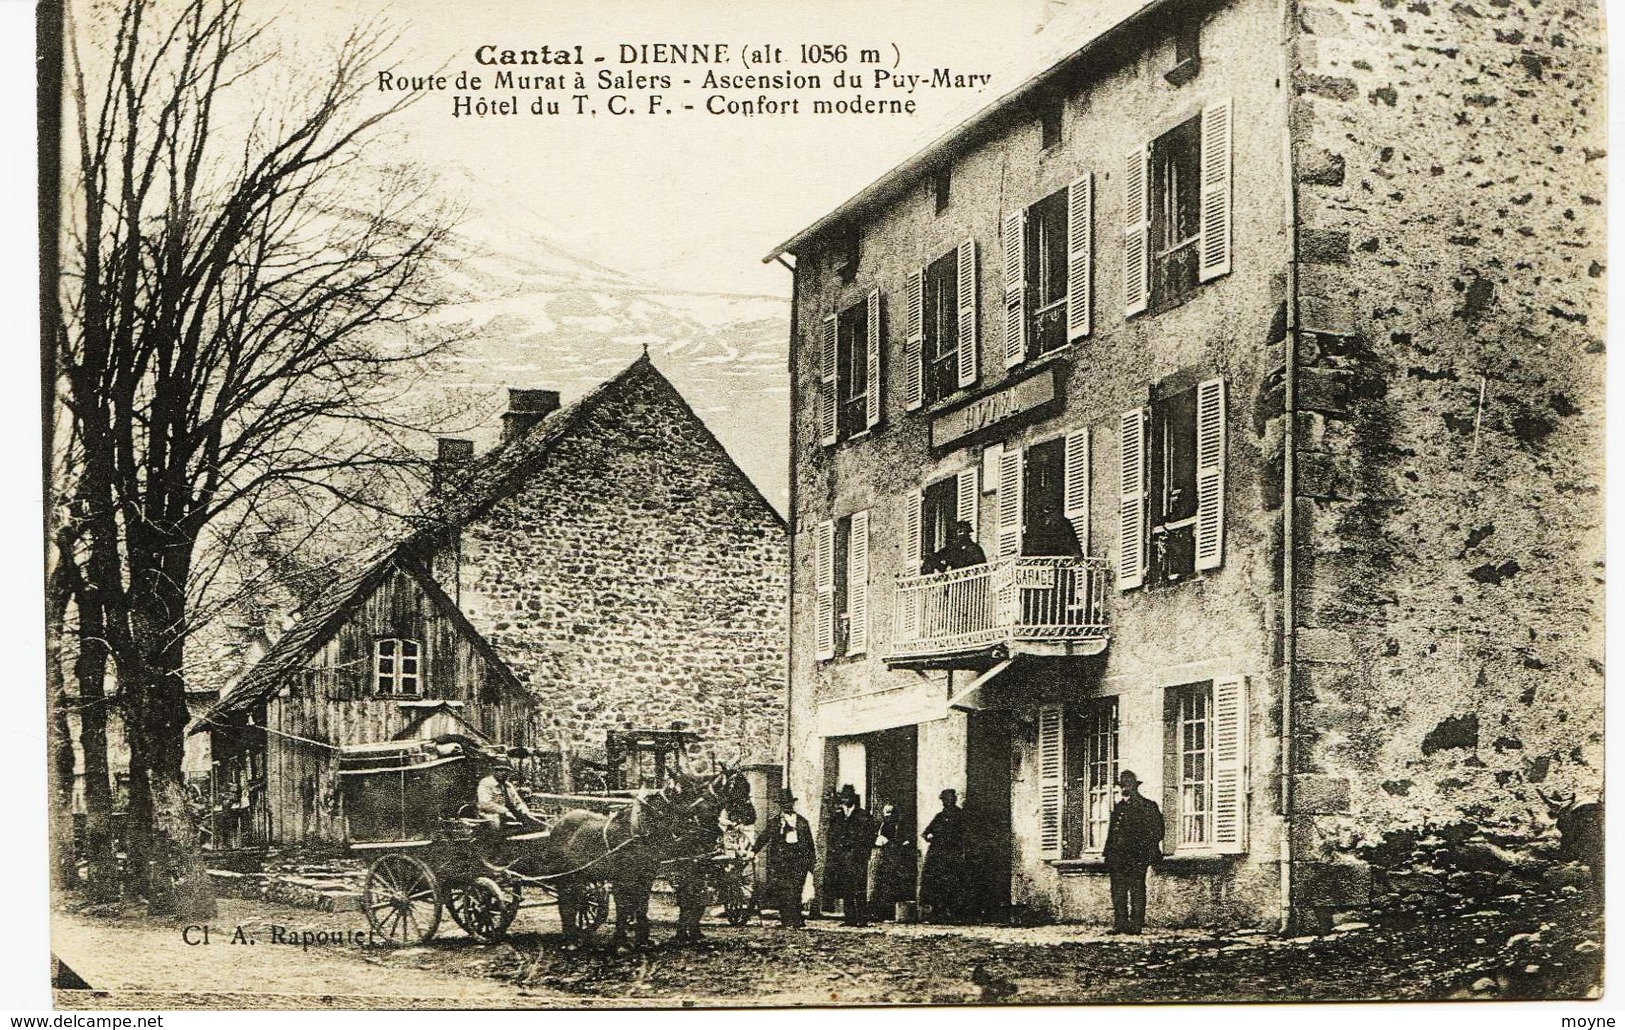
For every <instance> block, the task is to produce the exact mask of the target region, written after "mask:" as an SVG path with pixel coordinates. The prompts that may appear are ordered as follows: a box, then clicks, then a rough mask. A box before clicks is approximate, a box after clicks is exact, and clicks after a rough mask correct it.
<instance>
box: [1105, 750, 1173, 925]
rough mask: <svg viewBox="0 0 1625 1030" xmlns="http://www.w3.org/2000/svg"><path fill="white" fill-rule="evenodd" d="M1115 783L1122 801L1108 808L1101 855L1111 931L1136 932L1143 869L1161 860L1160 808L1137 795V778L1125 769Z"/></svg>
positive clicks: (1142, 913)
mask: <svg viewBox="0 0 1625 1030" xmlns="http://www.w3.org/2000/svg"><path fill="white" fill-rule="evenodd" d="M1117 786H1118V788H1119V789H1120V790H1121V791H1122V792H1123V800H1121V801H1119V802H1118V803H1117V804H1116V806H1115V807H1113V808H1112V821H1111V825H1110V826H1109V827H1108V829H1107V830H1106V847H1105V852H1104V854H1103V855H1102V857H1103V858H1104V859H1105V860H1106V869H1107V871H1108V872H1109V873H1110V874H1111V878H1112V933H1139V932H1140V930H1141V928H1142V927H1144V926H1145V872H1146V870H1147V869H1149V868H1150V867H1151V866H1152V864H1153V863H1156V862H1159V861H1161V860H1162V834H1163V827H1162V809H1160V808H1158V807H1157V803H1156V802H1155V801H1152V800H1151V799H1150V798H1146V797H1141V796H1140V778H1139V777H1138V776H1136V775H1134V774H1133V773H1131V772H1129V771H1128V770H1127V769H1124V770H1123V772H1122V774H1121V775H1119V776H1118V777H1117Z"/></svg>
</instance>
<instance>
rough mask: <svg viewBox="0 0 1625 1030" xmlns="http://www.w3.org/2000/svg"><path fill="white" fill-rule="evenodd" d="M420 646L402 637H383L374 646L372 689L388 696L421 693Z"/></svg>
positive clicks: (409, 695) (414, 641)
mask: <svg viewBox="0 0 1625 1030" xmlns="http://www.w3.org/2000/svg"><path fill="white" fill-rule="evenodd" d="M422 647H423V645H422V644H420V643H419V642H418V641H416V640H411V639H408V638H404V637H382V638H380V639H379V640H378V641H377V643H376V645H375V646H374V648H373V662H372V674H373V675H372V682H373V690H374V692H376V693H378V694H384V695H388V696H390V697H415V696H417V695H418V694H421V693H422V692H423V675H422Z"/></svg>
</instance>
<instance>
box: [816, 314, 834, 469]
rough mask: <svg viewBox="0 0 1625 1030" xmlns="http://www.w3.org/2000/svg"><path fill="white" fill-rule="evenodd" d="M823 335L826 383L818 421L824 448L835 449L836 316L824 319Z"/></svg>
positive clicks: (822, 351) (822, 390)
mask: <svg viewBox="0 0 1625 1030" xmlns="http://www.w3.org/2000/svg"><path fill="white" fill-rule="evenodd" d="M822 335H823V339H822V341H821V346H820V347H819V351H820V355H821V357H820V360H821V361H822V362H823V364H822V365H821V366H820V369H821V371H822V372H823V377H824V382H823V385H822V388H821V390H820V392H819V397H818V420H819V427H820V429H821V430H822V432H823V440H824V446H825V447H833V446H835V441H836V439H837V437H838V433H837V431H836V423H835V354H836V351H837V346H836V342H837V341H836V328H835V316H834V315H830V316H829V317H828V318H825V319H824V329H823V334H822Z"/></svg>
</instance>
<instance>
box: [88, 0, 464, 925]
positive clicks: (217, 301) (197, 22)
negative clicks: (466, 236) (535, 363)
mask: <svg viewBox="0 0 1625 1030" xmlns="http://www.w3.org/2000/svg"><path fill="white" fill-rule="evenodd" d="M67 39H68V44H67V46H68V49H67V61H66V72H65V77H66V80H67V81H66V92H67V95H68V98H69V102H70V105H71V106H70V110H69V116H68V121H69V125H68V127H67V129H66V131H65V132H64V139H65V141H66V145H65V147H64V150H65V152H66V154H65V163H66V164H67V166H68V169H67V174H66V175H65V177H64V182H65V196H66V197H67V201H66V207H67V210H66V211H65V213H64V222H65V231H64V251H63V262H62V264H63V276H62V283H63V288H62V297H61V307H62V315H61V319H60V333H59V336H60V340H59V349H60V353H59V356H58V358H57V361H58V369H57V371H58V374H59V376H60V379H61V383H62V389H61V394H62V401H63V404H64V405H65V406H66V408H67V410H68V412H69V413H70V415H71V421H72V425H73V429H74V432H75V434H76V436H77V440H78V442H79V445H80V446H81V447H82V451H83V467H82V471H81V477H82V478H81V484H80V490H79V493H80V496H81V497H82V498H83V529H84V553H85V561H84V577H85V581H86V583H87V584H88V585H89V587H90V588H91V589H93V590H94V591H95V592H96V595H97V597H98V599H99V601H100V604H101V609H102V610H101V614H102V621H103V628H104V634H105V639H106V644H107V649H108V653H109V655H110V657H111V659H112V663H113V668H114V674H115V684H116V693H117V696H118V699H119V701H120V703H121V705H122V709H123V711H124V712H125V713H126V715H127V723H126V728H127V731H128V737H129V746H130V754H131V782H130V796H129V817H128V818H129V827H128V838H127V841H126V843H127V845H128V846H129V849H130V854H131V866H132V868H133V869H134V870H135V872H136V873H137V875H138V876H141V877H143V878H144V883H145V888H146V895H147V897H148V900H149V903H151V905H152V907H153V909H154V910H155V911H162V910H164V909H166V908H168V907H170V899H169V898H168V897H167V896H166V895H167V894H168V888H169V887H170V885H171V884H178V885H179V892H178V895H177V896H176V899H175V900H176V903H177V904H176V907H178V909H179V914H181V915H183V916H185V917H186V918H200V917H204V916H206V915H208V914H209V913H210V912H211V911H212V908H213V897H212V892H210V891H209V889H208V884H207V878H206V876H204V875H203V872H202V869H201V866H200V864H199V863H198V862H197V860H196V858H195V847H194V846H193V845H194V844H195V841H194V839H193V838H194V831H193V828H192V826H191V824H190V819H189V816H188V812H187V806H186V799H185V791H184V787H183V783H182V778H181V760H182V751H183V733H184V731H185V727H186V723H187V721H188V712H187V708H186V699H185V690H186V688H185V682H184V678H183V675H182V666H183V656H184V648H185V641H186V637H187V630H188V625H189V621H190V618H191V613H190V612H189V610H188V590H189V584H190V583H191V582H192V579H193V574H194V566H195V564H196V560H197V557H198V549H199V543H200V541H201V540H203V538H204V533H205V530H206V528H207V527H209V526H211V525H218V524H220V523H221V522H222V520H227V521H229V520H231V519H232V518H234V517H235V516H234V513H239V512H241V510H242V509H243V508H245V507H252V506H254V505H256V504H258V503H260V502H261V501H262V500H264V499H266V498H268V497H269V496H270V495H272V494H282V493H286V492H287V491H290V490H299V489H309V490H321V491H331V492H337V493H342V494H345V495H346V496H349V497H351V498H352V499H359V500H361V501H362V502H364V503H373V504H380V505H381V504H383V503H385V501H384V498H386V497H387V495H388V490H387V485H386V484H387V483H388V482H389V480H390V478H391V476H392V475H394V474H395V473H397V472H403V471H404V470H406V469H408V468H411V467H412V466H413V464H414V462H413V459H412V457H411V455H410V454H409V453H408V452H407V451H406V449H405V448H404V447H402V446H401V445H400V444H399V443H398V442H397V435H398V434H397V431H398V430H401V429H403V428H411V427H409V426H407V425H406V424H405V421H404V419H403V417H402V413H401V400H400V398H401V394H402V392H403V390H404V389H405V386H403V383H402V378H403V376H405V375H407V374H408V373H409V371H410V370H411V369H413V368H414V367H416V363H417V362H419V361H420V360H421V359H422V358H424V357H425V356H426V355H428V354H429V353H431V352H432V351H434V350H435V349H436V348H437V347H438V346H439V345H440V342H441V341H438V340H434V339H425V338H424V337H423V334H422V332H421V331H420V330H419V328H418V327H419V326H420V325H421V324H422V323H421V316H422V315H423V314H425V313H426V312H427V311H429V310H430V309H431V308H432V307H433V306H434V305H435V303H436V300H437V298H436V296H435V294H434V291H433V289H432V288H431V280H432V278H433V277H432V275H431V274H430V272H431V268H430V256H431V254H432V252H433V250H434V248H435V246H436V245H437V244H438V243H439V242H440V241H441V240H442V239H443V238H444V236H445V233H446V231H447V227H448V221H449V219H448V217H447V213H446V212H445V211H444V210H443V209H440V208H436V207H432V206H431V205H430V204H429V203H428V202H426V201H425V199H424V195H425V190H424V187H423V184H422V183H421V181H420V179H419V177H418V176H417V175H416V174H415V173H414V171H413V170H412V169H410V168H404V167H400V166H389V165H386V164H383V163H382V162H381V160H380V158H381V156H382V155H380V153H379V152H378V148H377V142H378V140H379V135H378V132H377V130H378V129H379V126H380V123H382V122H383V121H384V120H385V119H387V118H388V117H390V116H391V115H392V114H394V113H396V112H398V111H399V110H400V109H401V108H402V107H403V106H405V105H406V104H407V103H409V102H410V97H409V96H408V97H407V98H405V99H401V98H399V97H398V96H395V97H388V98H382V99H380V98H379V97H378V95H377V94H376V93H375V92H373V93H369V91H368V88H367V87H368V84H369V79H368V76H369V75H371V74H372V72H373V70H374V69H376V68H377V67H380V66H387V62H386V59H385V55H386V53H387V51H388V48H389V45H390V42H391V40H390V39H389V37H388V36H387V34H385V33H384V32H383V31H381V30H380V29H379V28H377V27H376V26H372V27H364V28H361V29H358V30H356V31H355V32H353V33H351V34H350V35H349V36H348V37H347V38H345V39H344V40H342V41H341V42H340V43H339V44H337V45H336V47H335V48H334V49H333V52H332V53H331V55H330V56H329V58H328V62H327V63H326V64H325V65H324V66H321V67H320V68H319V70H316V71H312V72H311V74H312V75H319V76H320V78H313V79H312V80H311V82H310V84H309V89H308V90H307V91H306V92H304V93H302V94H301V93H299V92H298V91H293V92H291V93H290V92H289V90H288V88H287V84H286V83H284V82H280V81H277V82H270V83H264V82H263V81H262V80H264V79H265V78H266V77H267V76H268V75H269V73H270V72H271V71H272V70H274V69H275V68H277V67H278V65H277V64H275V63H273V59H274V57H275V56H276V55H275V52H274V50H273V49H272V48H271V47H270V40H269V37H268V35H267V31H266V28H265V26H263V25H255V24H253V23H251V21H250V20H249V19H248V18H247V17H246V16H245V12H244V0H127V3H125V4H124V5H122V6H112V7H93V8H91V9H89V11H88V13H87V14H86V16H85V17H84V18H83V19H81V20H80V21H78V22H75V21H73V20H71V19H70V21H69V25H68V33H67ZM301 61H302V67H305V68H314V67H316V66H317V65H318V64H319V62H317V61H315V60H314V58H313V57H312V56H311V55H302V58H301ZM287 96H293V97H295V99H293V100H287V101H284V100H283V99H282V98H283V97H287ZM267 105H270V106H267Z"/></svg>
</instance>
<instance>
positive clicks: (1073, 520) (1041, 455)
mask: <svg viewBox="0 0 1625 1030" xmlns="http://www.w3.org/2000/svg"><path fill="white" fill-rule="evenodd" d="M998 458H999V460H998V470H999V471H998V475H999V480H998V507H997V512H998V519H997V529H998V536H997V539H998V553H999V555H1000V556H1002V557H1010V556H1013V555H1018V554H1025V555H1049V556H1055V557H1065V556H1074V555H1081V554H1083V553H1084V548H1085V547H1086V546H1087V544H1088V542H1089V431H1088V430H1087V429H1079V430H1076V431H1074V432H1071V433H1068V434H1067V435H1066V436H1064V437H1058V438H1056V439H1054V440H1048V441H1045V442H1043V443H1037V444H1033V445H1032V446H1030V447H1028V448H1026V449H1025V450H1022V449H1020V448H1014V447H1012V448H1009V449H1007V450H1005V451H1003V452H1002V453H1000V454H999V456H998Z"/></svg>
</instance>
